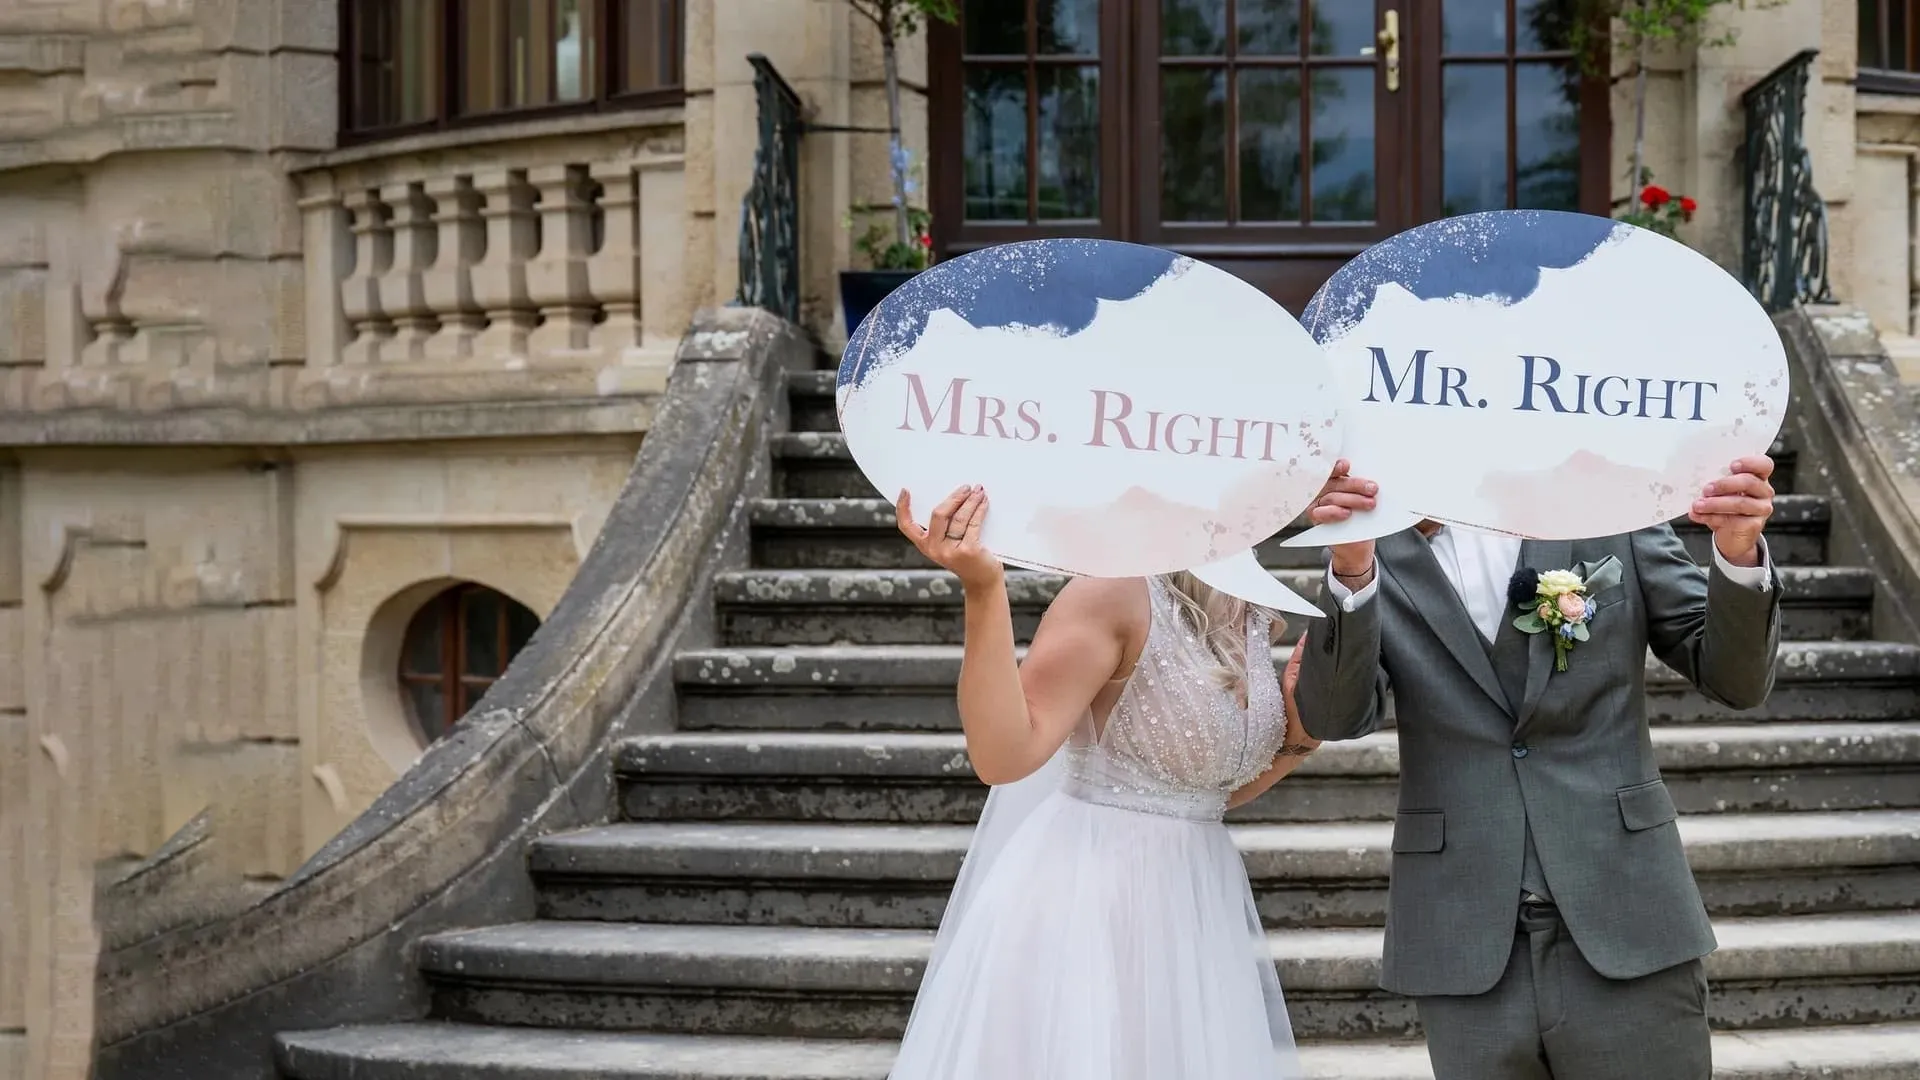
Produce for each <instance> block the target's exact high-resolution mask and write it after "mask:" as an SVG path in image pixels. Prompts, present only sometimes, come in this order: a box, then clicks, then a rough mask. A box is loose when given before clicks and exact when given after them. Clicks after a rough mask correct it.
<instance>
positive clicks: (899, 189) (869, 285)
mask: <svg viewBox="0 0 1920 1080" xmlns="http://www.w3.org/2000/svg"><path fill="white" fill-rule="evenodd" d="M847 3H848V4H850V5H852V7H853V10H854V11H855V12H856V13H857V14H859V15H860V17H861V18H864V19H866V20H867V21H868V22H870V23H872V24H873V26H874V29H875V30H877V31H879V33H880V55H881V59H882V62H883V63H884V65H885V74H886V86H887V160H888V162H889V163H891V165H892V170H891V171H892V174H893V175H892V180H893V198H892V200H891V205H889V206H885V207H865V208H863V209H867V210H891V211H892V214H891V217H892V221H891V223H889V224H882V223H879V222H875V223H874V224H873V225H871V226H870V227H869V228H868V229H867V231H866V232H864V233H862V234H861V235H860V237H859V238H858V239H856V240H855V241H854V247H855V248H856V249H857V250H858V251H859V252H860V254H861V255H863V256H865V258H866V262H867V264H868V269H866V270H843V271H841V273H840V304H841V307H842V308H843V309H845V313H846V318H847V333H848V334H849V335H851V334H852V333H853V330H854V328H855V327H857V326H859V325H860V320H861V319H864V318H866V317H867V313H868V312H870V311H872V310H873V309H874V307H875V306H877V305H878V304H879V303H880V301H881V300H883V299H885V298H886V295H887V294H888V293H890V292H892V291H893V290H894V289H896V288H898V287H899V285H900V283H901V282H903V281H905V280H907V279H908V278H910V277H912V276H913V275H915V274H917V273H919V272H920V271H922V270H925V269H926V268H927V266H928V265H929V264H930V263H932V262H933V234H932V232H931V231H930V230H931V226H932V220H933V219H932V216H931V215H929V214H928V213H927V212H926V211H925V210H922V209H919V208H917V207H914V206H911V205H909V204H908V202H907V197H908V195H909V194H911V188H912V184H911V182H910V181H909V180H908V176H907V174H908V158H907V150H906V147H904V146H902V145H901V143H900V60H899V53H898V51H897V48H896V46H897V44H898V42H899V39H900V38H901V37H902V36H903V35H910V34H912V33H913V32H914V31H915V30H917V29H918V28H919V26H920V22H921V20H923V19H939V20H941V21H942V22H949V23H950V22H954V21H955V20H957V19H958V18H959V17H960V10H959V4H958V0H847Z"/></svg>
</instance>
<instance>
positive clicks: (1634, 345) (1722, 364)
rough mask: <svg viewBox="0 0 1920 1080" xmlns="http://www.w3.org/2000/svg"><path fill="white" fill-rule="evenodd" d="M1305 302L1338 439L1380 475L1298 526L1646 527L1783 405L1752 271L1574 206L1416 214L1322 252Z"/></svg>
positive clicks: (1354, 533) (1760, 448) (1376, 529)
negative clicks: (1314, 289) (1326, 270)
mask: <svg viewBox="0 0 1920 1080" xmlns="http://www.w3.org/2000/svg"><path fill="white" fill-rule="evenodd" d="M1302 322H1303V323H1304V324H1305V325H1306V327H1307V328H1308V330H1309V331H1310V332H1311V333H1312V334H1313V336H1314V338H1315V339H1316V340H1318V341H1319V342H1320V343H1321V345H1322V347H1323V348H1325V349H1326V351H1327V357H1328V359H1329V361H1331V362H1332V364H1333V366H1334V369H1335V371H1336V372H1337V373H1338V375H1339V377H1340V380H1341V382H1342V385H1343V387H1344V392H1345V394H1346V404H1347V408H1346V410H1345V411H1344V413H1343V421H1344V425H1343V427H1344V431H1345V434H1346V442H1345V443H1344V444H1343V445H1342V450H1341V454H1342V456H1344V457H1347V458H1349V459H1350V460H1351V461H1352V462H1353V471H1354V473H1355V474H1356V475H1360V476H1366V477H1368V478H1370V479H1374V480H1377V481H1379V484H1380V492H1379V496H1378V499H1377V505H1376V508H1375V509H1374V510H1372V511H1370V512H1368V513H1365V514H1356V515H1354V516H1353V517H1351V518H1349V519H1348V520H1347V521H1345V522H1340V523H1338V524H1332V525H1321V526H1317V527H1315V528H1312V529H1308V530H1306V531H1305V532H1303V533H1300V534H1298V535H1296V536H1294V537H1292V538H1290V539H1289V540H1288V541H1287V543H1288V544H1291V545H1295V546H1303V547H1304V546H1316V545H1321V544H1337V543H1341V542H1343V541H1351V540H1365V539H1371V538H1374V537H1378V536H1385V535H1387V534H1389V533H1393V532H1398V531H1399V530H1401V529H1404V528H1406V527H1408V526H1410V525H1413V524H1415V523H1417V522H1419V521H1420V520H1421V519H1422V518H1432V519H1434V520H1436V521H1442V522H1447V523H1450V524H1456V525H1465V526H1472V527H1476V528H1481V529H1487V530H1492V531H1496V532H1504V533H1509V534H1512V535H1517V536H1523V537H1533V538H1537V539H1549V540H1572V539H1583V538H1587V537H1595V536H1609V535H1613V534H1615V533H1622V532H1629V531H1632V530H1634V529H1639V528H1644V527H1646V526H1649V525H1653V524H1657V523H1659V522H1662V521H1667V520H1670V519H1672V518H1675V517H1678V516H1680V515H1681V514H1684V513H1686V511H1687V509H1688V508H1689V506H1690V505H1691V504H1692V502H1693V500H1694V499H1695V498H1697V497H1698V495H1699V493H1700V489H1701V488H1702V487H1703V486H1705V485H1706V484H1707V483H1708V482H1710V481H1711V480H1713V479H1715V478H1716V477H1718V476H1720V475H1722V474H1724V473H1725V472H1726V471H1727V467H1728V465H1729V464H1730V463H1731V462H1732V461H1733V460H1734V459H1735V458H1738V457H1742V456H1745V455H1748V454H1759V453H1765V452H1766V450H1767V448H1768V447H1769V446H1771V445H1772V443H1773V439H1774V436H1775V435H1777V434H1778V433H1779V430H1780V425H1781V422H1782V420H1783V419H1784V417H1785V413H1786V406H1787V385H1788V376H1787V364H1786V352H1785V349H1784V348H1783V347H1782V345H1781V342H1780V335H1779V334H1778V332H1776V331H1775V329H1774V326H1773V323H1772V320H1771V319H1769V318H1768V317H1767V313H1766V311H1765V310H1764V309H1762V308H1761V306H1760V305H1759V304H1758V303H1756V302H1755V301H1754V299H1753V297H1752V296H1751V295H1749V294H1748V292H1747V290H1746V288H1745V287H1744V286H1742V285H1741V284H1740V283H1739V282H1738V281H1736V280H1734V278H1733V277H1731V276H1729V275H1728V274H1727V273H1726V271H1724V270H1722V269H1720V267H1718V266H1716V265H1715V264H1714V263H1713V262H1712V261H1711V260H1709V259H1707V258H1706V257H1705V256H1703V255H1701V254H1699V253H1698V252H1696V251H1694V250H1692V249H1691V248H1688V247H1687V246H1685V245H1684V244H1680V243H1678V242H1676V241H1673V240H1669V239H1667V238H1666V237H1664V236H1661V235H1659V234H1657V233H1654V232H1651V231H1648V230H1645V229H1640V228H1636V227H1634V226H1631V225H1627V224H1624V223H1621V222H1616V221H1612V220H1609V219H1606V218H1600V217H1591V216H1588V215H1585V214H1569V213H1560V212H1555V211H1536V210H1501V211H1491V212H1488V213H1481V214H1469V215H1465V216H1462V217H1457V218H1448V219H1445V220H1442V221H1437V222H1433V223H1431V224H1428V225H1422V226H1419V227H1417V228H1414V229H1409V230H1407V231H1406V232H1403V233H1400V234H1398V235H1396V236H1393V237H1390V238H1389V239H1387V240H1383V241H1381V242H1380V243H1379V244H1376V245H1374V246H1373V247H1371V248H1368V249H1367V250H1366V251H1364V252H1362V253H1361V254H1360V255H1358V256H1356V257H1355V258H1354V259H1353V260H1352V261H1351V262H1349V263H1347V265H1346V266H1344V267H1342V268H1341V269H1340V270H1339V271H1338V272H1336V273H1335V274H1334V275H1333V277H1332V278H1330V279H1328V281H1327V283H1326V284H1325V285H1324V286H1322V287H1321V289H1320V291H1319V292H1318V293H1316V294H1315V295H1314V298H1313V299H1312V300H1311V301H1309V302H1308V304H1307V308H1306V311H1305V313H1304V315H1303V317H1302Z"/></svg>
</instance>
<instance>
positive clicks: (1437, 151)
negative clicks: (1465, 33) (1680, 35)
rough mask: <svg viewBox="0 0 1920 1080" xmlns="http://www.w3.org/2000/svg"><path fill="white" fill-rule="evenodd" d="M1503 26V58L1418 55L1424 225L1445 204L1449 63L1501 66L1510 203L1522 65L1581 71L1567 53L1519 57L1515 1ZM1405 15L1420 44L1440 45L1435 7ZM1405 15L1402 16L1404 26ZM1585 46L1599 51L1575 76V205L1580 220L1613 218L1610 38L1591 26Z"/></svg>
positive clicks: (1439, 52)
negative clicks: (1506, 47)
mask: <svg viewBox="0 0 1920 1080" xmlns="http://www.w3.org/2000/svg"><path fill="white" fill-rule="evenodd" d="M1506 4H1507V13H1506V25H1507V36H1508V40H1509V41H1510V42H1511V43H1512V49H1511V51H1509V52H1501V53H1446V52H1444V51H1443V49H1442V47H1441V46H1439V45H1438V44H1436V45H1435V46H1434V47H1433V48H1431V49H1421V50H1416V53H1417V54H1418V55H1417V56H1416V57H1415V61H1416V63H1415V67H1416V69H1417V72H1418V74H1417V75H1416V78H1419V79H1420V80H1421V81H1420V82H1419V83H1418V86H1419V89H1420V95H1419V97H1418V98H1416V99H1415V101H1414V110H1415V113H1416V116H1417V120H1416V123H1417V124H1418V125H1419V128H1420V134H1419V139H1420V144H1421V146H1422V147H1423V148H1425V149H1423V150H1422V151H1421V152H1420V153H1417V154H1416V155H1415V157H1414V160H1415V162H1416V164H1419V163H1422V162H1424V163H1426V164H1427V165H1428V166H1430V167H1427V168H1423V169H1422V170H1421V171H1422V173H1423V179H1424V180H1425V183H1423V184H1421V185H1420V191H1419V201H1418V205H1417V212H1418V214H1419V216H1420V218H1421V220H1424V221H1431V220H1434V219H1437V218H1439V217H1441V216H1442V209H1443V208H1444V206H1445V205H1446V193H1445V189H1446V184H1445V181H1446V171H1445V169H1446V159H1445V154H1446V112H1445V107H1444V101H1443V98H1444V94H1443V87H1444V85H1445V78H1446V71H1445V68H1446V65H1447V64H1455V63H1458V64H1481V63H1484V64H1488V65H1491V64H1494V63H1504V64H1505V66H1506V81H1507V97H1506V100H1507V117H1506V132H1507V134H1506V145H1507V201H1508V202H1509V203H1512V202H1513V201H1514V198H1515V196H1516V195H1517V193H1518V190H1519V177H1518V176H1517V175H1516V173H1517V171H1518V161H1517V160H1516V155H1515V154H1514V143H1515V142H1516V141H1517V139H1518V138H1519V132H1518V130H1517V128H1518V113H1519V103H1518V101H1516V99H1515V93H1516V87H1515V82H1516V80H1517V78H1518V69H1519V66H1520V65H1521V64H1528V63H1539V62H1542V61H1548V62H1551V61H1564V62H1566V63H1572V64H1577V65H1578V64H1581V63H1582V60H1581V57H1579V56H1576V55H1574V54H1572V53H1571V52H1568V51H1565V50H1561V51H1557V52H1522V51H1520V48H1519V39H1518V33H1517V31H1516V30H1515V29H1514V25H1515V24H1514V20H1515V17H1516V16H1517V14H1518V11H1517V10H1516V9H1517V8H1518V7H1519V4H1518V3H1517V2H1516V0H1506ZM1409 7H1410V8H1411V9H1412V10H1411V11H1410V12H1409V15H1411V17H1412V18H1413V19H1414V23H1413V32H1414V33H1418V34H1419V35H1421V36H1420V38H1419V39H1418V40H1421V41H1433V42H1436V43H1437V42H1440V41H1442V40H1443V37H1442V35H1443V33H1444V27H1443V25H1442V18H1441V16H1442V14H1443V13H1442V11H1441V10H1440V5H1438V4H1419V3H1415V4H1410V5H1409ZM1407 17H1408V15H1403V16H1402V19H1403V24H1404V20H1405V19H1406V18H1407ZM1588 42H1589V43H1590V44H1589V47H1590V48H1592V49H1596V50H1602V51H1601V52H1600V53H1599V54H1598V55H1596V56H1595V57H1594V58H1593V60H1592V62H1591V63H1587V64H1584V65H1583V66H1581V67H1580V68H1579V70H1580V90H1579V94H1580V102H1579V106H1578V107H1579V110H1580V127H1579V134H1578V136H1577V138H1578V139H1579V143H1580V170H1579V171H1580V198H1579V207H1578V209H1579V210H1580V212H1581V213H1584V214H1593V215H1595V216H1597V217H1611V216H1612V215H1613V211H1614V204H1613V182H1612V169H1613V87H1612V82H1613V80H1612V77H1611V76H1610V75H1609V74H1608V72H1609V70H1610V68H1609V64H1608V57H1609V55H1610V45H1611V43H1610V34H1609V31H1608V28H1607V27H1605V26H1604V25H1601V26H1595V27H1593V28H1591V29H1590V32H1589V34H1588Z"/></svg>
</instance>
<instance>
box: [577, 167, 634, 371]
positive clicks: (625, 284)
mask: <svg viewBox="0 0 1920 1080" xmlns="http://www.w3.org/2000/svg"><path fill="white" fill-rule="evenodd" d="M592 175H593V179H594V181H595V182H596V183H598V184H599V185H600V213H601V221H602V228H601V241H600V250H599V251H597V252H595V253H594V254H593V257H592V258H591V259H589V260H588V261H587V282H588V284H589V286H590V287H591V288H592V290H593V297H594V299H595V300H598V301H599V302H600V305H601V306H602V307H603V308H605V309H606V312H607V317H606V321H604V322H602V323H601V324H600V325H599V326H597V327H595V328H594V331H593V342H594V345H595V347H596V348H599V349H602V350H605V352H606V354H607V356H608V357H609V358H610V359H615V360H617V359H619V357H620V353H621V352H622V351H623V350H626V349H631V348H636V347H638V346H639V345H640V343H641V321H640V217H639V203H640V193H639V188H638V180H639V177H638V176H637V175H636V174H635V173H634V169H633V165H632V164H631V163H628V162H617V163H616V162H598V163H595V164H594V166H593V169H592Z"/></svg>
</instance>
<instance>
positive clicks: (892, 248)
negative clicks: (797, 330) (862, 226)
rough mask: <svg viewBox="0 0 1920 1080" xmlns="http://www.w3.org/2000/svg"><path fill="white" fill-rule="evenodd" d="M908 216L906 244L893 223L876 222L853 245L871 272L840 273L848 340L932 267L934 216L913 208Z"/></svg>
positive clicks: (842, 306) (848, 271)
mask: <svg viewBox="0 0 1920 1080" xmlns="http://www.w3.org/2000/svg"><path fill="white" fill-rule="evenodd" d="M868 209H881V208H879V207H869V208H868ZM906 216H907V223H908V228H909V229H910V230H911V231H910V233H909V235H908V239H907V240H906V241H905V242H904V243H903V242H901V241H900V240H899V239H898V238H897V237H896V234H895V232H894V227H893V225H892V223H891V222H888V223H881V222H874V223H873V224H872V225H869V226H868V227H867V231H866V232H864V233H862V234H860V236H859V237H858V238H857V239H855V240H854V242H853V246H854V250H856V251H858V252H859V253H860V255H861V257H862V258H863V259H864V260H865V262H866V263H867V265H868V267H870V269H866V270H842V271H840V307H841V308H842V309H843V310H844V311H845V312H846V316H847V334H848V336H852V334H853V330H854V327H857V326H859V325H860V320H862V319H864V318H866V317H867V313H868V312H870V311H872V310H873V309H874V308H876V307H878V306H879V305H880V301H882V300H885V299H886V298H887V294H888V293H890V292H892V291H893V290H895V289H897V288H899V287H900V285H901V283H902V282H904V281H906V280H907V279H908V278H910V277H912V276H913V275H915V274H917V273H919V272H920V271H922V270H925V269H926V268H927V267H928V266H929V265H931V264H932V263H933V234H932V232H931V231H929V230H930V229H931V227H932V224H933V217H932V215H931V214H928V213H927V212H926V211H925V210H921V209H919V208H917V207H911V208H908V210H907V215H906Z"/></svg>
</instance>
